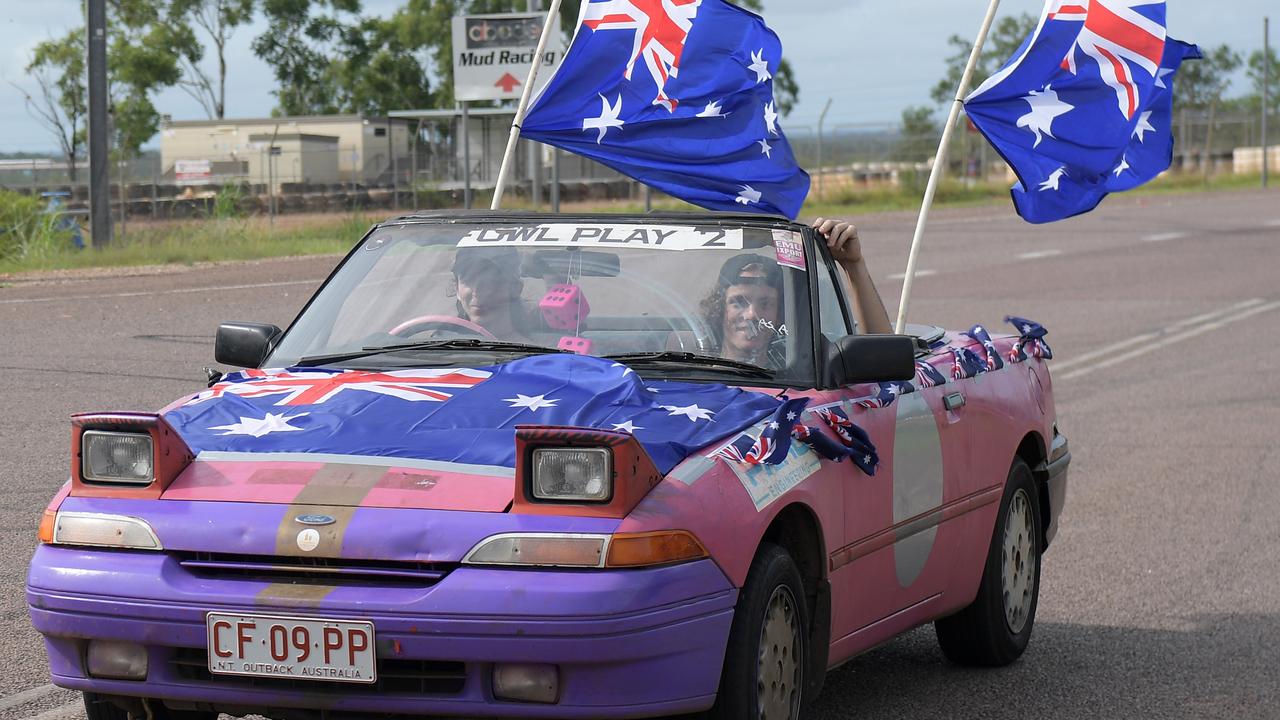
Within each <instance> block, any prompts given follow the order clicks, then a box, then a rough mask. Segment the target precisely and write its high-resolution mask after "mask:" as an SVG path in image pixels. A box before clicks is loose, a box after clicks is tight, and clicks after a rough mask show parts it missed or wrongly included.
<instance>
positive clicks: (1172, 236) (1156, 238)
mask: <svg viewBox="0 0 1280 720" xmlns="http://www.w3.org/2000/svg"><path fill="white" fill-rule="evenodd" d="M1186 236H1187V234H1186V233H1184V232H1167V233H1158V234H1156V235H1148V236H1146V237H1144V238H1142V242H1164V241H1165V240H1178V239H1179V238H1184V237H1186Z"/></svg>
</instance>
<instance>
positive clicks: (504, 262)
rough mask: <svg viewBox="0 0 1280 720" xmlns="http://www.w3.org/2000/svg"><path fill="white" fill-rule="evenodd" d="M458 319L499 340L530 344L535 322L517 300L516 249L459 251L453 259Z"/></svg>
mask: <svg viewBox="0 0 1280 720" xmlns="http://www.w3.org/2000/svg"><path fill="white" fill-rule="evenodd" d="M453 280H454V282H453V288H452V290H453V291H454V292H455V293H456V295H457V298H458V301H457V304H458V317H460V318H462V319H463V320H469V321H470V322H472V323H475V324H476V325H479V326H480V327H482V328H484V329H485V330H487V331H488V332H489V333H490V334H492V335H493V336H494V337H496V338H498V339H500V340H510V341H514V342H532V339H531V337H530V335H531V333H533V332H534V331H536V329H537V328H538V327H539V323H538V322H537V318H536V317H534V314H533V313H532V312H531V311H530V309H529V308H528V307H526V306H525V303H524V301H523V300H521V298H520V293H521V291H522V290H523V289H524V282H523V281H522V280H521V279H520V253H519V252H518V251H517V250H516V249H515V248H459V249H458V250H457V253H456V254H455V255H454V258H453Z"/></svg>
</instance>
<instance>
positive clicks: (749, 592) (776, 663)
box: [710, 544, 809, 720]
mask: <svg viewBox="0 0 1280 720" xmlns="http://www.w3.org/2000/svg"><path fill="white" fill-rule="evenodd" d="M808 637H809V610H808V606H807V605H805V593H804V583H803V581H802V580H801V578H800V571H799V570H798V569H797V568H796V564H795V561H794V560H792V559H791V556H790V555H788V554H787V553H786V551H785V550H783V549H782V548H780V547H778V546H777V545H772V544H765V545H762V546H761V547H760V551H759V552H758V553H757V554H756V557H755V559H754V560H752V562H751V569H750V570H749V571H748V572H747V582H746V584H745V585H744V586H743V588H742V594H741V595H740V596H739V598H738V606H737V608H736V609H735V610H734V614H733V626H732V629H731V630H730V633H729V646H728V649H727V651H726V653H725V661H724V670H723V671H722V673H721V676H720V691H719V694H718V695H717V696H716V704H715V707H714V708H712V709H711V712H710V717H711V718H716V719H718V720H795V719H796V718H799V717H800V708H801V705H802V703H803V695H804V671H805V665H806V660H807V658H808V654H807V653H808Z"/></svg>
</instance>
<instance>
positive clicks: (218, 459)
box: [164, 355, 781, 510]
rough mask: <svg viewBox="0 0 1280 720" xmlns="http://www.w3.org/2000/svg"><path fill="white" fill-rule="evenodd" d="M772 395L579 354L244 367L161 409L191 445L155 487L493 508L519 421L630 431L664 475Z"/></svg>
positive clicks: (173, 492)
mask: <svg viewBox="0 0 1280 720" xmlns="http://www.w3.org/2000/svg"><path fill="white" fill-rule="evenodd" d="M780 404H781V401H780V400H779V399H777V398H775V397H772V396H770V395H767V394H765V393H761V392H756V391H752V390H747V389H743V388H737V387H731V386H727V385H723V384H713V383H684V382H666V381H650V382H646V381H644V380H642V379H641V378H640V376H639V375H637V374H636V373H635V372H634V371H632V370H631V369H630V368H628V367H626V366H625V365H622V364H619V363H616V362H612V361H609V360H605V359H601V358H596V357H590V356H579V355H545V356H535V357H528V358H523V359H520V360H515V361H512V362H509V363H505V364H502V365H496V366H488V367H479V368H450V369H420V370H387V371H366V370H328V369H316V368H286V369H278V370H249V371H244V372H239V373H232V374H231V375H229V376H227V378H226V379H224V380H223V381H221V382H219V383H217V384H216V385H214V386H213V387H211V388H209V389H208V390H206V391H204V392H202V393H199V394H197V395H195V396H193V397H191V398H189V399H188V400H187V401H185V402H184V403H181V404H178V405H175V406H173V407H171V408H169V409H168V410H167V411H166V412H165V413H164V417H165V419H166V420H167V421H168V422H169V424H170V425H171V426H172V427H173V428H174V430H175V431H177V433H178V434H179V435H180V436H181V437H182V438H183V440H184V441H185V442H186V443H187V445H188V446H189V447H190V448H191V450H192V452H193V453H194V454H195V455H196V461H195V462H194V463H193V464H192V465H191V466H190V467H189V468H188V469H187V471H186V472H184V473H183V474H182V476H181V477H180V478H178V479H177V480H176V481H175V482H174V484H173V485H172V486H171V487H170V488H169V490H168V492H167V494H166V497H169V496H172V497H175V498H177V497H185V498H188V499H213V497H214V496H215V495H216V496H217V497H218V498H219V499H242V500H250V501H253V500H258V501H267V502H291V503H296V502H315V503H316V504H322V505H368V504H374V505H379V506H394V507H404V506H411V507H431V508H434V507H441V508H444V507H455V506H457V507H466V508H468V509H491V510H500V509H502V508H504V507H506V505H507V504H508V503H509V502H510V501H511V497H512V494H513V485H512V483H513V479H514V471H515V432H516V428H517V427H519V426H524V425H544V426H545V425H552V426H564V427H578V428H598V429H604V430H613V431H623V432H629V433H631V434H633V435H634V436H635V438H636V439H637V440H638V441H639V442H640V444H641V445H642V446H643V447H644V448H645V450H646V452H648V454H649V456H650V458H651V459H652V460H653V461H654V465H655V466H656V467H657V468H658V469H659V470H660V471H661V472H663V473H666V472H669V471H670V470H671V469H672V468H674V467H675V466H676V465H677V464H679V463H680V462H681V461H682V460H684V459H685V458H686V457H689V456H690V455H692V454H694V453H695V452H697V451H698V450H699V449H701V448H704V447H706V446H707V445H710V444H712V443H715V442H716V441H719V440H722V439H724V438H726V437H729V436H731V435H734V434H736V433H738V432H740V431H742V430H744V429H746V428H749V427H751V426H752V425H754V424H755V423H757V422H758V421H760V420H761V419H763V418H764V417H766V416H768V415H769V414H770V413H772V412H774V411H775V410H776V409H777V408H778V407H779V406H780ZM312 498H315V499H314V500H312ZM437 498H438V499H437Z"/></svg>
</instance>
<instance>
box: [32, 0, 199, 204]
mask: <svg viewBox="0 0 1280 720" xmlns="http://www.w3.org/2000/svg"><path fill="white" fill-rule="evenodd" d="M164 10H165V6H164V5H163V3H162V2H157V0H108V2H107V29H108V36H107V86H108V89H107V92H108V96H109V101H108V102H109V113H110V115H111V117H110V124H111V129H112V133H111V136H112V141H113V143H114V145H115V147H116V149H117V150H118V151H119V152H120V153H121V154H122V155H123V156H124V157H132V156H134V155H136V154H137V153H138V151H139V149H140V148H141V146H142V144H143V143H145V142H146V141H147V140H149V139H151V137H152V136H153V135H155V133H156V130H157V128H158V127H159V123H160V115H159V113H158V112H156V109H155V106H154V105H153V104H152V102H151V95H152V94H153V93H154V92H155V91H157V90H159V89H161V88H164V87H170V86H172V85H174V84H176V83H177V82H178V80H179V79H180V78H181V70H180V69H179V67H178V62H177V59H176V58H177V54H178V52H179V48H180V47H182V45H183V43H185V42H186V38H185V37H184V36H183V35H182V33H181V31H180V29H177V28H174V27H173V26H171V25H170V24H169V23H167V22H166V21H165V20H164V15H163V13H164ZM84 35H85V30H84V27H83V26H81V27H78V28H74V29H72V30H71V31H70V32H68V33H67V34H66V35H64V36H62V37H61V38H50V39H48V40H45V41H43V42H41V43H39V44H37V45H36V47H35V49H34V50H33V51H32V54H31V61H30V62H29V63H28V64H27V72H28V73H30V74H31V75H32V77H33V78H35V80H36V83H37V84H38V85H39V86H40V97H39V98H38V99H37V98H33V97H31V96H30V95H29V94H26V93H24V95H26V99H27V107H28V110H29V111H30V112H31V113H32V114H33V115H35V116H36V118H37V120H39V121H40V122H41V124H43V125H45V127H46V128H48V129H49V130H50V132H52V133H53V134H54V135H55V136H56V137H57V139H58V145H59V148H60V149H61V150H62V152H63V154H64V155H65V156H66V158H67V164H68V168H69V170H70V175H71V179H72V180H75V179H76V178H77V167H76V156H77V155H78V154H79V152H80V148H81V147H82V146H83V145H84V141H85V137H86V135H85V122H86V120H87V118H88V105H89V101H88V88H87V86H86V82H85V81H86V70H87V68H86V66H85V45H84Z"/></svg>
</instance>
